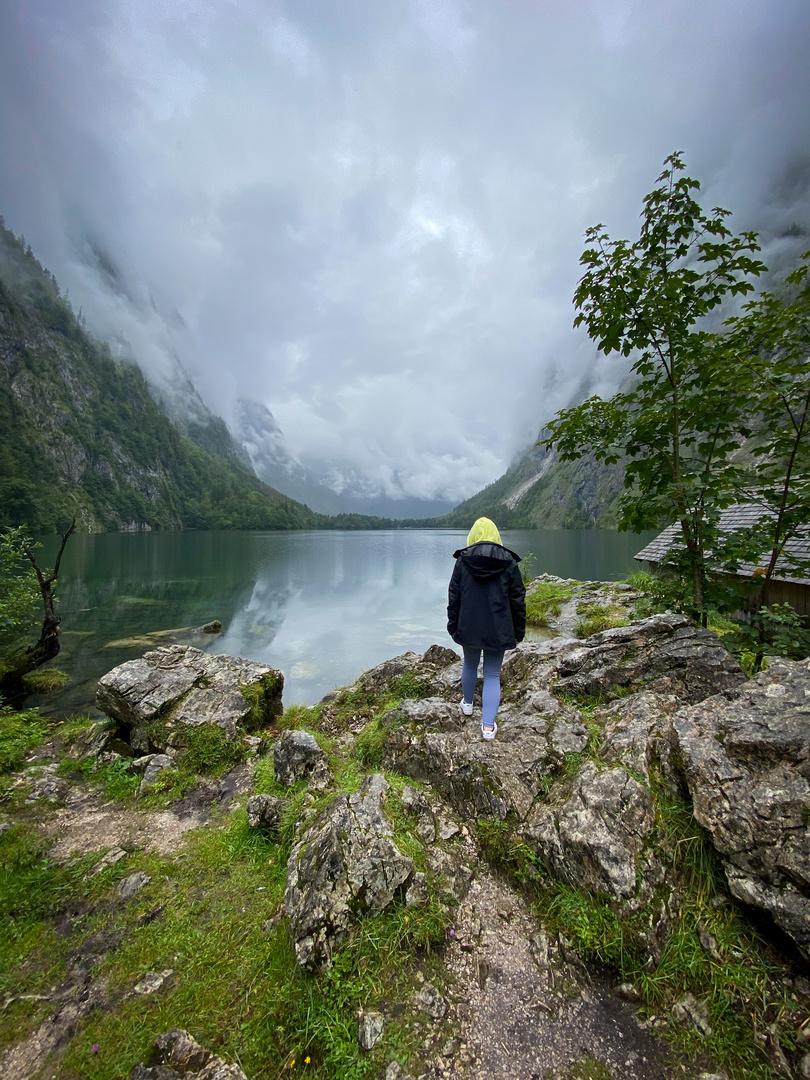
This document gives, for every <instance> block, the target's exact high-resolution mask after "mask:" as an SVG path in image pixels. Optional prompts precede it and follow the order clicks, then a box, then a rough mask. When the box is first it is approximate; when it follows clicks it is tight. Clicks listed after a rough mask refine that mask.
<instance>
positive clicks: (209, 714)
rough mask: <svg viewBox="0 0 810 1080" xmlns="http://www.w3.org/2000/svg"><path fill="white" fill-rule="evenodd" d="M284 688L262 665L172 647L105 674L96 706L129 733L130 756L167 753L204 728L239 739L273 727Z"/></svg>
mask: <svg viewBox="0 0 810 1080" xmlns="http://www.w3.org/2000/svg"><path fill="white" fill-rule="evenodd" d="M283 686H284V676H283V675H282V674H281V672H280V671H275V670H274V669H273V668H270V667H267V666H266V665H265V664H257V663H255V662H254V661H252V660H244V659H242V658H241V657H236V656H209V655H208V654H207V653H204V652H202V651H201V650H200V649H194V648H192V647H191V646H184V645H168V646H165V647H163V648H160V649H155V650H154V651H153V652H148V653H146V654H145V655H144V656H142V657H140V658H139V659H137V660H129V661H127V662H126V663H125V664H120V665H119V666H118V667H117V668H113V670H112V671H110V672H108V673H107V674H106V675H104V676H103V677H102V678H101V679H100V680H99V684H98V690H97V691H96V705H97V706H98V707H99V709H101V710H102V711H103V712H105V713H106V714H107V715H108V716H111V717H112V718H113V719H115V720H117V721H118V723H119V724H120V725H122V726H123V727H125V728H128V729H129V731H130V743H131V745H132V748H133V749H135V750H138V751H141V752H143V753H147V752H149V751H158V752H163V751H165V750H167V749H171V748H178V747H181V746H182V744H183V739H184V732H187V731H188V729H190V728H195V727H199V726H200V725H202V724H214V725H216V726H217V727H218V728H220V730H221V731H222V732H223V734H224V735H225V737H226V738H228V739H236V738H240V737H241V736H242V734H244V732H245V731H251V730H253V729H255V728H257V727H260V726H261V725H262V724H265V723H269V722H270V720H272V719H273V718H274V717H276V716H278V715H280V713H281V711H282V704H281V694H282V690H283ZM243 691H244V692H245V693H247V695H248V696H249V698H250V700H248V697H246V696H245V693H243Z"/></svg>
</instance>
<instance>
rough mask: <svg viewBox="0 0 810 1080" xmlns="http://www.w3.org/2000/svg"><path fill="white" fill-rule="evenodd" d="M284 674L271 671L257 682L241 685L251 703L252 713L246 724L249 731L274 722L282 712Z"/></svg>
mask: <svg viewBox="0 0 810 1080" xmlns="http://www.w3.org/2000/svg"><path fill="white" fill-rule="evenodd" d="M283 683H284V676H283V675H282V674H281V672H277V671H270V672H268V673H267V674H266V675H263V676H262V677H261V679H260V680H259V681H258V682H257V683H253V684H251V685H250V686H240V688H239V691H240V693H241V694H242V697H243V698H244V699H245V701H247V703H248V704H249V705H250V713H249V715H248V716H247V718H246V722H245V726H246V727H247V728H248V730H249V731H256V730H258V729H259V728H262V727H266V726H268V725H269V724H272V723H273V721H274V720H276V719H277V718H278V717H279V716H281V713H282V704H281V687H282V686H283Z"/></svg>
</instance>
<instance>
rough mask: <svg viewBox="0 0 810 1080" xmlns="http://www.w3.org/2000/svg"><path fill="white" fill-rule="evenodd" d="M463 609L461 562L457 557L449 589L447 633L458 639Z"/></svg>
mask: <svg viewBox="0 0 810 1080" xmlns="http://www.w3.org/2000/svg"><path fill="white" fill-rule="evenodd" d="M460 609H461V562H460V560H459V559H456V565H455V566H454V567H453V576H452V577H451V578H450V585H449V586H448V589H447V633H448V634H449V635H450V637H451V638H452V639H453V641H455V640H456V633H457V631H458V616H459V611H460Z"/></svg>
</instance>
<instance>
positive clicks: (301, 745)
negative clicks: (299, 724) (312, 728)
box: [273, 731, 332, 791]
mask: <svg viewBox="0 0 810 1080" xmlns="http://www.w3.org/2000/svg"><path fill="white" fill-rule="evenodd" d="M273 770H274V772H275V777H276V780H277V781H278V783H279V784H284V786H285V787H292V785H293V784H295V783H297V781H299V780H309V786H310V787H311V788H312V789H313V790H315V791H325V790H326V788H327V787H328V786H329V783H330V782H331V779H332V774H331V772H330V770H329V765H328V762H327V759H326V754H325V753H324V752H323V750H321V748H320V746H318V742H317V740H316V738H315V736H314V735H310V733H309V732H308V731H284V732H282V734H281V737H280V738H279V740H278V742H277V743H276V746H275V749H274V751H273Z"/></svg>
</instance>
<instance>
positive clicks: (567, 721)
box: [383, 695, 588, 819]
mask: <svg viewBox="0 0 810 1080" xmlns="http://www.w3.org/2000/svg"><path fill="white" fill-rule="evenodd" d="M548 698H549V700H548V701H547V700H546V697H545V696H544V695H541V701H540V703H539V708H538V703H537V702H536V700H535V698H534V697H533V696H530V697H529V698H528V699H526V700H524V702H522V703H521V704H520V705H519V706H517V707H514V706H513V707H509V706H506V707H505V708H504V709H503V710H502V711H501V713H500V714H499V716H498V727H499V732H498V738H497V739H496V740H495V742H492V743H484V742H483V741H482V740H481V739H480V733H479V732H477V731H475V725H474V724H471V723H470V722H469V720H467V721H466V723H465V718H464V717H463V715H462V713H461V710H460V709H459V708H458V704H457V703H456V704H454V705H450V704H448V703H447V702H446V701H444V700H442V699H441V698H435V697H434V698H426V699H424V700H422V701H404V702H403V703H402V705H400V706H399V708H398V709H395V710H393V711H392V712H391V713H389V714H388V716H387V717H386V723H387V724H388V725H389V726H390V727H392V728H393V730H392V731H391V733H390V735H389V736H388V738H387V740H386V743H385V746H384V748H383V764H384V765H385V766H386V768H390V769H394V770H396V771H397V772H400V773H403V774H404V775H405V776H409V777H411V778H412V779H414V780H418V781H421V782H422V783H426V784H429V785H430V786H431V787H432V788H433V790H434V791H435V792H437V794H439V795H440V796H442V798H444V799H445V800H446V801H447V802H448V803H449V804H450V806H452V807H453V808H454V809H456V810H457V811H458V812H459V813H460V814H462V815H463V816H466V817H472V818H478V817H495V818H500V819H503V818H505V817H506V815H507V814H508V813H509V812H510V811H511V812H512V813H514V814H515V815H516V816H517V817H518V818H525V816H526V815H527V814H528V812H529V810H530V809H531V807H532V804H533V802H534V800H535V798H536V797H537V795H538V794H539V793H540V791H541V790H542V788H543V784H544V777H545V776H546V774H547V773H548V772H549V771H550V770H553V769H554V768H557V767H559V766H560V765H561V764H562V763H563V761H564V759H565V755H566V753H571V752H575V751H581V750H583V749H584V748H585V746H586V745H587V742H588V732H587V729H586V728H585V726H584V724H583V723H582V721H581V718H580V716H579V713H578V712H576V710H574V709H572V708H570V707H568V706H565V705H562V704H561V703H560V702H558V701H556V700H555V699H553V698H551V696H550V695H548ZM540 710H544V712H545V715H544V714H543V712H541V711H540Z"/></svg>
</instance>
